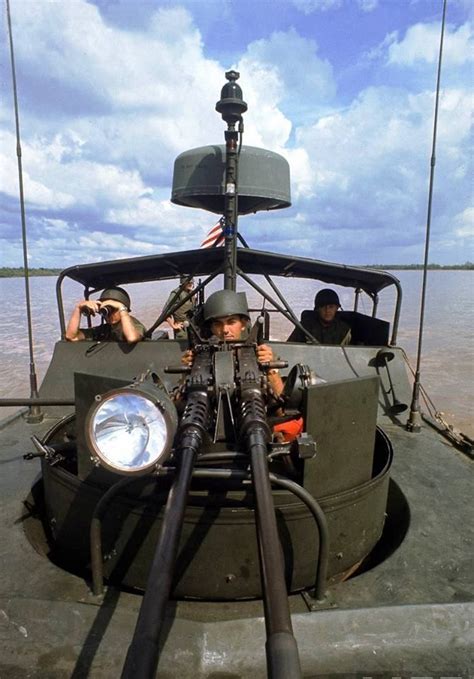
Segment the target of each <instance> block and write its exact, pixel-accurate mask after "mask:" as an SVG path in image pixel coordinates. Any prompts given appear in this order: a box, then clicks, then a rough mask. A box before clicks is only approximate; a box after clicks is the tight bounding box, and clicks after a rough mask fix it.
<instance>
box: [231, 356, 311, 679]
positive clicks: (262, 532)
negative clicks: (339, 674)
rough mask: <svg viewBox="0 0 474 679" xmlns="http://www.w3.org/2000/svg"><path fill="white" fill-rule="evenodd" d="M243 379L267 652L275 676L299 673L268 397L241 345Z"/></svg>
mask: <svg viewBox="0 0 474 679" xmlns="http://www.w3.org/2000/svg"><path fill="white" fill-rule="evenodd" d="M237 353H238V361H239V382H240V415H241V417H240V435H241V437H243V438H244V440H245V443H246V446H247V450H248V452H249V454H250V465H251V471H252V480H253V486H254V493H255V504H256V517H257V520H256V522H257V539H258V546H259V556H260V572H261V580H262V591H263V599H264V610H265V628H266V634H267V642H266V655H267V668H268V675H269V677H270V678H271V679H298V678H299V677H301V667H300V661H299V655H298V646H297V643H296V639H295V637H294V635H293V628H292V624H291V616H290V609H289V603H288V594H287V589H286V584H285V575H284V561H283V552H282V548H281V544H280V540H279V536H278V529H277V524H276V517H275V507H274V505H273V497H272V491H271V484H270V477H269V470H268V461H267V441H268V437H269V433H270V432H269V429H268V425H267V422H266V415H265V403H264V400H263V396H262V391H261V389H260V386H259V368H258V363H257V360H256V356H255V352H254V350H253V349H252V348H251V347H243V348H241V349H238V350H237Z"/></svg>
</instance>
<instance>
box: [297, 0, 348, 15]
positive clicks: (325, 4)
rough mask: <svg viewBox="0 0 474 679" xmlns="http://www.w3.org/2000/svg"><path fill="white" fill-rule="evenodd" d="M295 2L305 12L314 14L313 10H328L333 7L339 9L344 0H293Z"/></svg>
mask: <svg viewBox="0 0 474 679" xmlns="http://www.w3.org/2000/svg"><path fill="white" fill-rule="evenodd" d="M293 4H294V5H295V7H296V8H297V9H299V10H300V12H303V14H312V13H313V12H327V11H328V10H331V9H339V7H341V5H342V0H293Z"/></svg>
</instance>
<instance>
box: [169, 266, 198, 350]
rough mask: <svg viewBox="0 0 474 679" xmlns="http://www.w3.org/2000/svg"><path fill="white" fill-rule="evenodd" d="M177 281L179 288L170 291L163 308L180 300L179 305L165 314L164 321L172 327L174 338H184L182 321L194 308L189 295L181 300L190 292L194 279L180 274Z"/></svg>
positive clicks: (192, 298) (185, 334) (185, 335)
mask: <svg viewBox="0 0 474 679" xmlns="http://www.w3.org/2000/svg"><path fill="white" fill-rule="evenodd" d="M179 281H180V286H179V288H175V289H174V290H172V291H171V292H170V295H169V297H168V299H167V300H166V304H165V306H164V307H163V308H164V309H168V308H170V307H171V306H174V305H175V304H177V303H178V302H181V306H179V307H178V308H177V309H176V310H175V311H174V312H173V313H172V314H170V315H169V316H167V318H166V322H167V323H168V325H169V326H170V327H171V328H172V329H173V335H174V338H175V339H186V337H187V331H186V327H185V325H184V322H185V321H186V320H187V318H188V314H189V313H191V312H192V310H193V308H194V297H190V298H189V299H188V300H186V301H183V300H185V299H186V297H187V296H188V295H189V293H190V292H192V290H193V288H194V280H193V277H192V276H188V275H187V274H182V275H181V276H180V279H179Z"/></svg>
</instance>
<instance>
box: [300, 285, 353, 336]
mask: <svg viewBox="0 0 474 679" xmlns="http://www.w3.org/2000/svg"><path fill="white" fill-rule="evenodd" d="M340 306H341V303H340V301H339V296H338V294H337V292H335V290H331V288H323V289H322V290H320V291H319V292H318V293H317V295H316V297H315V298H314V310H313V311H309V310H308V311H303V313H302V314H301V325H302V326H303V327H304V328H306V330H308V332H310V333H311V334H312V335H313V337H314V338H315V339H316V340H317V341H318V342H319V344H340V345H345V344H349V342H350V341H351V329H350V326H349V325H348V324H347V323H346V322H345V321H343V320H342V319H341V318H339V317H338V315H337V311H338V309H339V308H340ZM287 341H288V342H308V341H309V339H308V338H307V337H306V335H305V334H304V333H303V332H302V330H300V329H299V328H295V329H294V330H293V332H292V333H291V335H290V336H289V337H288V340H287Z"/></svg>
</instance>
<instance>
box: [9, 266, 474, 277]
mask: <svg viewBox="0 0 474 679" xmlns="http://www.w3.org/2000/svg"><path fill="white" fill-rule="evenodd" d="M351 266H352V265H351ZM353 266H360V267H362V268H365V269H378V270H382V271H394V270H398V271H410V270H414V271H419V270H421V269H423V264H354V265H353ZM428 269H429V270H430V271H458V270H465V271H472V270H473V269H474V262H465V263H464V264H428ZM61 271H62V269H46V268H43V267H41V268H31V269H29V270H28V275H29V276H59V274H60V273H61ZM22 276H24V269H23V267H22V266H18V267H6V266H5V267H0V278H20V277H22Z"/></svg>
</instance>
